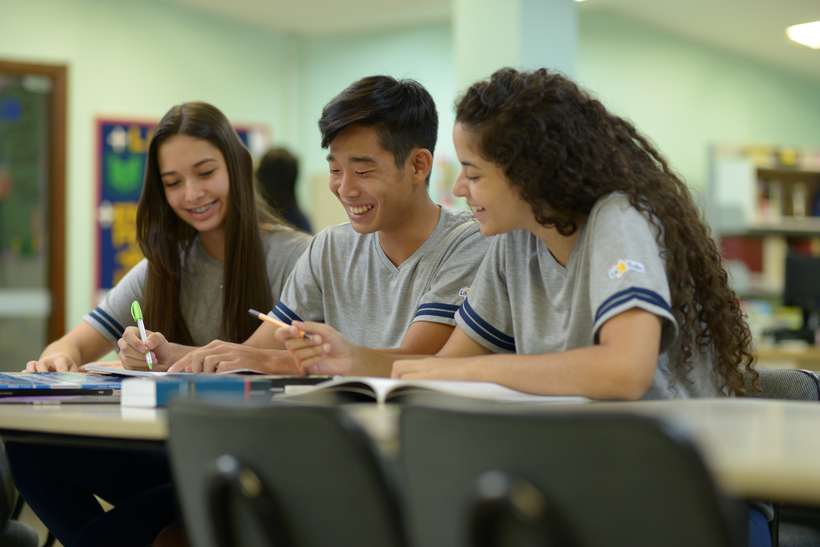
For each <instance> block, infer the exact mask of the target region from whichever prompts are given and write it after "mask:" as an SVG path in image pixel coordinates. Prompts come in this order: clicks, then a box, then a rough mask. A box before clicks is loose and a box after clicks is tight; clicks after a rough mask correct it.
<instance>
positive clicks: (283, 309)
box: [268, 302, 302, 325]
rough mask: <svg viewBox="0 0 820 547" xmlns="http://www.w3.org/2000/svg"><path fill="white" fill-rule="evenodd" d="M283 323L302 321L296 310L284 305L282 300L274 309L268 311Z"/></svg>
mask: <svg viewBox="0 0 820 547" xmlns="http://www.w3.org/2000/svg"><path fill="white" fill-rule="evenodd" d="M268 315H272V316H273V317H275V318H277V319H278V320H280V321H282V322H283V323H287V324H288V325H290V324H291V322H292V321H302V318H301V317H299V316H298V315H297V314H296V312H295V311H293V310H292V309H290V308H289V307H287V306H286V305H284V304H283V303H282V302H277V303H276V305H275V306H274V307H273V309H272V310H271V311H270V313H268Z"/></svg>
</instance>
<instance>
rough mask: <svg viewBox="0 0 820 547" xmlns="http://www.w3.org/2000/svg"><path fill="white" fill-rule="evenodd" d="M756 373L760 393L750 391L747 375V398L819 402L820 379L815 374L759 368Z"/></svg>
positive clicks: (785, 369)
mask: <svg viewBox="0 0 820 547" xmlns="http://www.w3.org/2000/svg"><path fill="white" fill-rule="evenodd" d="M757 372H758V374H759V375H760V389H761V391H757V392H756V391H754V390H753V389H751V387H752V382H751V377H750V376H749V375H747V376H746V389H747V392H748V394H749V397H755V398H759V399H794V400H799V401H820V379H818V376H817V373H816V372H813V371H811V370H801V369H794V368H760V369H758V370H757Z"/></svg>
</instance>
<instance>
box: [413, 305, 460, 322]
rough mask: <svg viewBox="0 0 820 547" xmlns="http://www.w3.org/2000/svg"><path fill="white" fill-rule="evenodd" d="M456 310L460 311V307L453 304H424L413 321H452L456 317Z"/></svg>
mask: <svg viewBox="0 0 820 547" xmlns="http://www.w3.org/2000/svg"><path fill="white" fill-rule="evenodd" d="M456 310H458V306H455V305H453V304H442V303H438V302H435V303H430V304H422V305H421V306H419V307H418V309H417V310H416V314H415V315H414V316H413V320H416V319H419V318H430V319H434V318H438V317H443V318H444V319H450V320H451V321H452V320H453V318H454V317H455V315H456Z"/></svg>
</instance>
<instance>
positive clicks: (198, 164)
mask: <svg viewBox="0 0 820 547" xmlns="http://www.w3.org/2000/svg"><path fill="white" fill-rule="evenodd" d="M209 161H216V158H205V159H201V160H199V161H198V162H196V163H195V164H194V165H193V166H194V167H199V166H200V165H202V164H205V163H208V162H209ZM175 174H176V171H165V172H163V173H160V174H159V176H160V177H164V176H166V175H175Z"/></svg>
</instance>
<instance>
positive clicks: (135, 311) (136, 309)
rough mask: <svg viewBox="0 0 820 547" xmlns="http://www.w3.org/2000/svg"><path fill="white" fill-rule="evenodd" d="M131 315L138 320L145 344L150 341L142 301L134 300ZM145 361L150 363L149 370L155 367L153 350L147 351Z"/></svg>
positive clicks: (141, 336)
mask: <svg viewBox="0 0 820 547" xmlns="http://www.w3.org/2000/svg"><path fill="white" fill-rule="evenodd" d="M131 317H133V318H134V321H136V322H137V327H139V329H140V338H141V339H142V343H143V344H145V343H146V342H148V335H147V334H145V323H143V322H142V309H140V303H139V302H137V301H136V300H134V301H133V302H131ZM145 362H146V363H148V370H151V369H153V368H154V360H153V359H152V358H151V351H150V350H149V351H146V352H145Z"/></svg>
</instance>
